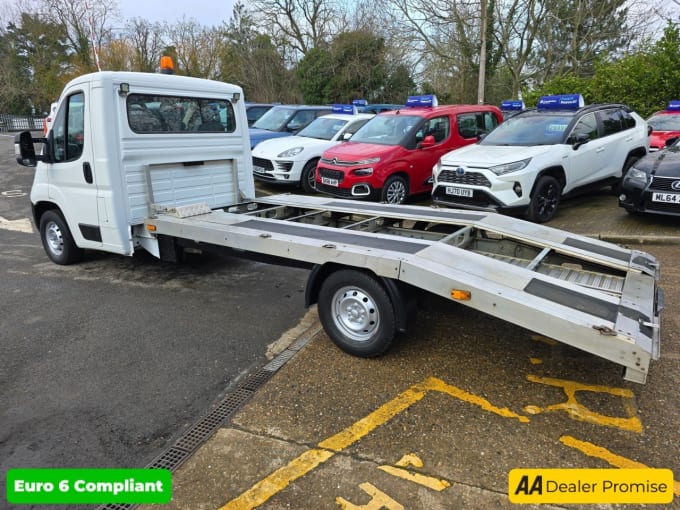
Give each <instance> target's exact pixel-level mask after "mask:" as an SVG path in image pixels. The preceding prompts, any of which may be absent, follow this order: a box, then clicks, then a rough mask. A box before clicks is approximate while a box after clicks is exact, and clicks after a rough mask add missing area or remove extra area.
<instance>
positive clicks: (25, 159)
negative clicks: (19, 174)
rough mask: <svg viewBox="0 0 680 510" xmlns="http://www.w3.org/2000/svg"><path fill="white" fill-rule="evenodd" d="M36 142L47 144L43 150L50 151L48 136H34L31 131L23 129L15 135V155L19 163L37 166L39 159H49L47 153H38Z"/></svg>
mask: <svg viewBox="0 0 680 510" xmlns="http://www.w3.org/2000/svg"><path fill="white" fill-rule="evenodd" d="M35 143H43V144H45V145H46V147H45V149H44V150H43V152H45V153H49V149H48V147H47V139H46V138H33V136H31V132H30V131H22V132H21V133H17V135H16V136H15V137H14V155H15V156H16V160H17V163H18V164H20V165H22V166H36V165H37V163H38V161H49V156H48V155H45V154H41V155H39V156H38V155H36V153H35V146H34V145H33V144H35Z"/></svg>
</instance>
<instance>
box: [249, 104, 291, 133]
mask: <svg viewBox="0 0 680 510" xmlns="http://www.w3.org/2000/svg"><path fill="white" fill-rule="evenodd" d="M295 111H296V110H295V108H286V107H282V106H275V107H274V108H272V109H271V110H269V111H268V112H267V113H265V114H264V115H262V117H260V118H259V119H257V121H256V122H255V124H253V127H254V128H257V129H266V130H267V131H283V129H284V128H285V126H286V124H288V121H289V120H290V118H291V117H292V116H293V114H294V113H295Z"/></svg>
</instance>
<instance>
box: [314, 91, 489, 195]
mask: <svg viewBox="0 0 680 510" xmlns="http://www.w3.org/2000/svg"><path fill="white" fill-rule="evenodd" d="M502 121H503V115H502V113H501V111H500V109H499V108H497V107H496V106H490V105H446V106H437V100H436V98H435V97H434V96H412V97H409V100H408V101H407V103H406V105H405V106H404V107H403V108H401V109H399V110H393V111H388V112H383V113H381V114H379V115H376V116H375V117H374V118H372V119H371V120H369V121H368V122H367V123H366V124H365V125H364V126H363V127H362V128H361V129H359V130H358V131H357V132H356V133H354V135H353V136H352V138H351V140H350V141H347V142H344V143H341V144H340V145H336V146H335V147H333V148H331V149H328V150H327V151H325V152H324V153H323V156H322V158H321V160H320V161H319V164H318V166H317V170H316V190H317V191H319V192H321V193H326V194H329V195H335V196H338V197H343V198H356V199H366V200H377V201H380V202H387V203H390V204H399V203H402V202H403V201H404V200H405V199H406V198H407V197H409V196H411V195H415V194H419V193H429V192H430V191H431V190H432V167H434V165H435V164H436V163H437V161H439V158H440V157H441V156H443V155H444V154H446V153H447V152H449V151H452V150H453V149H457V148H459V147H463V146H465V145H469V144H471V143H475V142H477V141H478V140H479V137H480V136H481V135H485V134H486V133H488V132H490V131H491V130H492V129H494V128H495V127H496V126H497V125H498V124H500V123H501V122H502Z"/></svg>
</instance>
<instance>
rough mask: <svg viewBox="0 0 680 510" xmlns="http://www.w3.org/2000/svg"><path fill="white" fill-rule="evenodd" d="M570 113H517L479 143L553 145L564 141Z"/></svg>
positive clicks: (571, 117) (571, 116) (570, 117)
mask: <svg viewBox="0 0 680 510" xmlns="http://www.w3.org/2000/svg"><path fill="white" fill-rule="evenodd" d="M572 119H573V115H571V114H557V113H556V114H548V113H539V114H532V115H517V116H515V117H512V118H510V119H507V120H506V121H505V122H503V123H502V124H500V125H499V126H498V127H497V128H496V129H494V130H493V131H491V133H489V134H488V135H487V136H486V137H484V138H483V139H482V141H481V142H479V144H480V145H519V146H530V145H555V144H558V143H564V141H565V139H566V134H567V127H568V126H569V123H570V122H571V120H572Z"/></svg>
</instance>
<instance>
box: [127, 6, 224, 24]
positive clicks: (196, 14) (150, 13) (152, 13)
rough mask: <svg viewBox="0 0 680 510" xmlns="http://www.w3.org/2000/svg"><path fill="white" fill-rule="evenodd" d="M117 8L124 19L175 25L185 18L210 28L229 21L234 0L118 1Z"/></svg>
mask: <svg viewBox="0 0 680 510" xmlns="http://www.w3.org/2000/svg"><path fill="white" fill-rule="evenodd" d="M118 6H119V7H120V10H121V14H122V15H123V17H124V18H125V19H130V18H144V19H147V20H149V21H167V22H168V23H175V22H176V21H177V20H180V19H182V17H183V16H186V18H187V19H189V18H194V19H196V20H197V21H198V22H199V23H200V24H201V25H205V26H209V27H210V26H220V25H221V24H222V22H224V21H229V17H230V16H231V11H232V10H233V8H234V0H118Z"/></svg>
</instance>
